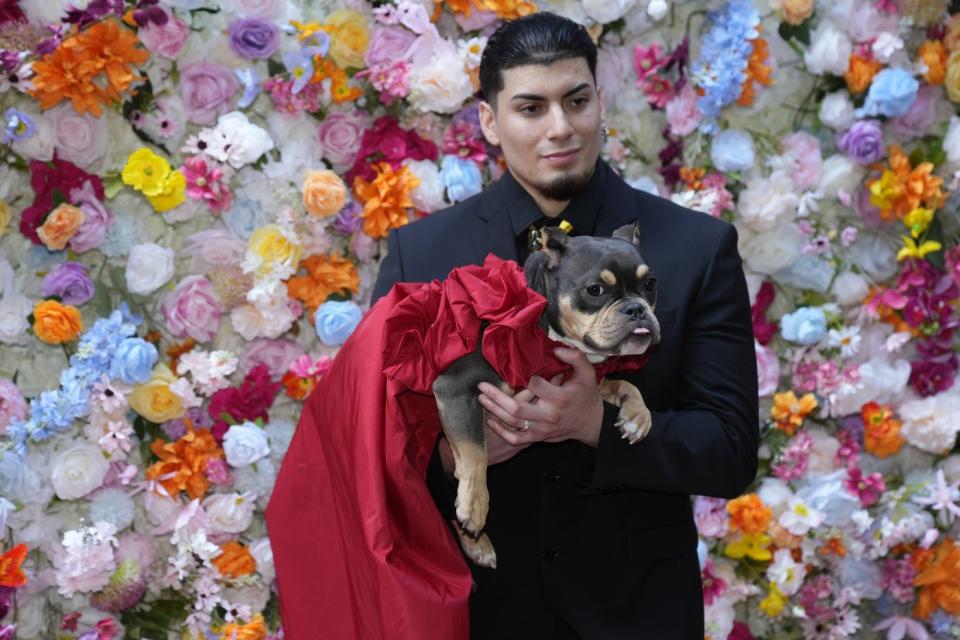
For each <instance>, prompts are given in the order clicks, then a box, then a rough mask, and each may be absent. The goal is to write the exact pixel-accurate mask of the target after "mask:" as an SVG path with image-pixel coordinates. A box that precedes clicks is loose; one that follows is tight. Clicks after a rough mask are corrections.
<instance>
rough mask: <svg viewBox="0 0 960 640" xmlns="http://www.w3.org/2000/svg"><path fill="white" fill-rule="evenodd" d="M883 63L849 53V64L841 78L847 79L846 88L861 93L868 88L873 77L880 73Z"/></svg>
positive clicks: (851, 91)
mask: <svg viewBox="0 0 960 640" xmlns="http://www.w3.org/2000/svg"><path fill="white" fill-rule="evenodd" d="M880 69H883V64H881V63H879V62H877V61H876V60H868V59H867V58H861V57H860V56H858V55H857V54H855V53H854V54H851V55H850V64H849V66H848V67H847V72H846V73H845V74H843V79H844V80H846V81H847V89H849V90H850V93H863V92H864V91H866V90H867V89H869V88H870V83H871V82H873V77H874V76H875V75H877V74H878V73H880Z"/></svg>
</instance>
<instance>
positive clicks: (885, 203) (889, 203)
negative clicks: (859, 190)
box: [870, 169, 902, 209]
mask: <svg viewBox="0 0 960 640" xmlns="http://www.w3.org/2000/svg"><path fill="white" fill-rule="evenodd" d="M901 192H902V191H901V189H900V186H899V184H898V183H897V180H896V176H895V175H894V173H893V172H892V171H890V170H889V169H884V170H883V175H882V176H880V179H879V180H877V181H876V182H874V183H873V184H871V185H870V204H872V205H873V206H875V207H878V208H880V209H890V208H891V207H893V202H894V201H895V200H896V199H897V198H899V197H900V194H901Z"/></svg>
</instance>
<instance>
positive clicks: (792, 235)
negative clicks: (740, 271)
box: [744, 223, 806, 275]
mask: <svg viewBox="0 0 960 640" xmlns="http://www.w3.org/2000/svg"><path fill="white" fill-rule="evenodd" d="M805 239H806V236H804V235H803V232H802V231H800V227H798V226H797V225H795V224H793V223H790V224H785V225H783V226H782V227H780V228H778V229H773V230H771V231H765V232H763V233H759V234H757V235H755V236H754V237H753V238H751V239H750V240H749V241H748V242H747V244H746V245H745V246H744V262H745V263H746V265H747V267H749V268H750V270H751V271H753V272H755V273H765V274H768V275H770V274H774V273H776V272H777V271H780V270H781V269H784V268H786V267H788V266H790V265H791V264H793V261H794V260H796V259H797V258H799V257H800V255H801V253H800V252H801V247H802V246H803V243H804V241H805Z"/></svg>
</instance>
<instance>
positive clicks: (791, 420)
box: [770, 391, 817, 436]
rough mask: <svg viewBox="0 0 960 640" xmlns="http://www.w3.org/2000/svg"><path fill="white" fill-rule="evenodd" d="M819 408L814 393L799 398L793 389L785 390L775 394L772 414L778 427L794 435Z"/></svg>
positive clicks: (789, 434)
mask: <svg viewBox="0 0 960 640" xmlns="http://www.w3.org/2000/svg"><path fill="white" fill-rule="evenodd" d="M816 408H817V399H816V397H815V396H814V395H813V394H812V393H807V394H805V395H804V396H803V397H802V398H800V399H797V394H795V393H794V392H793V391H784V392H783V393H777V394H774V396H773V406H772V407H770V415H771V416H772V417H773V419H774V420H776V422H777V428H778V429H780V430H781V431H783V432H784V433H786V434H787V435H788V436H792V435H793V434H794V433H796V432H797V429H799V428H800V426H801V425H802V424H803V421H804V419H805V418H806V417H807V416H808V415H809V414H810V412H811V411H813V410H814V409H816Z"/></svg>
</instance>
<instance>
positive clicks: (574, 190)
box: [540, 171, 593, 202]
mask: <svg viewBox="0 0 960 640" xmlns="http://www.w3.org/2000/svg"><path fill="white" fill-rule="evenodd" d="M591 175H593V174H592V172H590V171H587V172H584V173H581V174H579V175H575V174H567V175H563V176H560V177H559V178H555V179H554V180H551V181H550V182H548V183H546V184H543V185H540V193H541V194H542V195H543V197H544V198H546V199H548V200H557V201H559V202H565V201H567V200H573V199H574V198H575V197H576V196H578V195H580V194H581V193H583V192H584V191H585V190H586V189H587V184H588V183H589V182H590V176H591Z"/></svg>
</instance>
